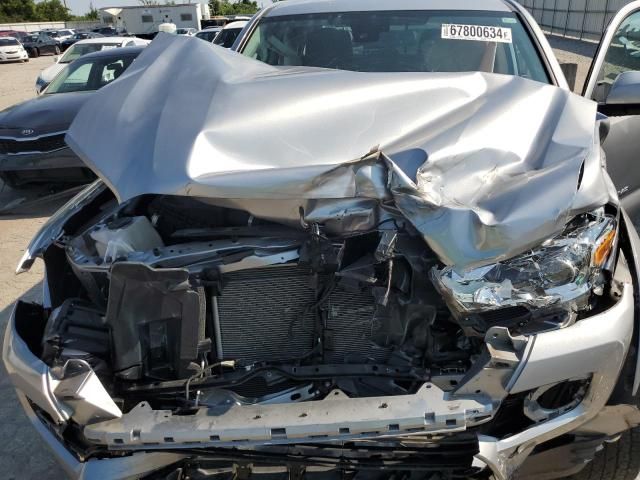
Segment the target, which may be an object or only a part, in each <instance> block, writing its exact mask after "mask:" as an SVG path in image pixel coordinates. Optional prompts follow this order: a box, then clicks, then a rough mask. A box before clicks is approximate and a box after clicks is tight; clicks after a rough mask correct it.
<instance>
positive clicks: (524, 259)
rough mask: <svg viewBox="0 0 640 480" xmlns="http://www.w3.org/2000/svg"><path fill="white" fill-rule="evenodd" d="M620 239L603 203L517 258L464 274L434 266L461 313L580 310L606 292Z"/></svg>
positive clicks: (438, 280) (440, 283) (441, 285)
mask: <svg viewBox="0 0 640 480" xmlns="http://www.w3.org/2000/svg"><path fill="white" fill-rule="evenodd" d="M616 241H617V223H616V218H615V217H614V216H612V215H608V214H605V211H604V208H601V209H598V210H596V211H593V212H590V213H585V214H582V215H579V216H577V217H575V218H574V219H573V220H572V221H571V222H570V223H569V224H568V225H567V226H566V228H565V230H564V231H563V232H562V233H561V234H559V235H557V236H556V237H553V238H551V239H549V240H547V241H545V242H544V243H543V244H542V245H540V247H538V248H535V249H533V250H530V251H528V252H526V253H523V254H521V255H519V256H517V257H514V258H511V259H509V260H505V261H503V262H499V263H494V264H491V265H486V266H483V267H479V268H475V269H472V270H468V271H465V272H460V273H459V272H456V271H455V270H454V269H453V268H452V267H445V268H443V269H437V268H434V270H433V271H432V275H433V279H434V283H435V284H436V286H437V287H438V288H439V290H440V291H441V293H442V294H443V295H444V296H445V297H446V299H447V303H449V305H450V307H453V308H454V309H455V310H457V311H458V312H460V313H471V312H482V311H487V310H491V309H498V308H503V307H515V306H524V307H527V308H528V309H532V308H543V307H552V306H560V305H563V306H564V307H565V308H567V307H568V308H567V309H568V310H571V311H574V312H575V311H580V310H582V309H585V308H586V307H587V306H588V305H589V303H588V302H589V298H590V296H591V294H592V293H596V294H601V293H602V291H603V287H604V284H605V280H604V276H603V269H604V267H605V266H606V265H607V264H608V261H609V259H610V257H611V252H612V251H613V250H614V246H615V243H616Z"/></svg>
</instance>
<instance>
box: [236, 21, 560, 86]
mask: <svg viewBox="0 0 640 480" xmlns="http://www.w3.org/2000/svg"><path fill="white" fill-rule="evenodd" d="M242 53H243V54H244V55H246V56H249V57H252V58H255V59H257V60H261V61H263V62H266V63H268V64H270V65H307V66H313V67H324V68H337V69H343V70H355V71H362V72H467V71H485V72H494V73H504V74H508V75H519V76H521V77H526V78H530V79H532V80H537V81H540V82H544V83H549V79H548V76H547V74H546V71H545V69H544V67H543V64H542V61H541V59H540V57H539V55H538V53H537V51H536V48H535V47H534V45H533V43H532V41H531V38H530V37H529V35H528V34H527V32H526V31H525V29H524V27H523V26H522V24H521V23H520V21H519V20H518V18H517V17H516V16H515V15H514V14H513V13H503V12H496V13H493V12H467V11H436V10H425V11H395V12H394V11H371V12H346V13H322V14H308V15H288V16H281V17H277V16H276V17H265V18H263V19H262V20H261V21H260V23H259V24H258V25H257V27H256V28H255V29H254V31H253V32H252V34H251V36H250V37H249V39H248V41H247V42H246V44H245V47H244V49H243V51H242Z"/></svg>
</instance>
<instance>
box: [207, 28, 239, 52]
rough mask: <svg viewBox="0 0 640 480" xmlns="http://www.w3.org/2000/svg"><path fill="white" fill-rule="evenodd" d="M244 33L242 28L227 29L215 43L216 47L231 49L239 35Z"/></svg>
mask: <svg viewBox="0 0 640 480" xmlns="http://www.w3.org/2000/svg"><path fill="white" fill-rule="evenodd" d="M241 31H242V28H225V29H224V30H222V31H221V32H220V35H218V36H217V37H216V39H215V40H214V41H213V43H215V44H216V45H220V46H221V47H224V48H231V47H232V46H233V42H235V41H236V38H238V34H239V33H240V32H241Z"/></svg>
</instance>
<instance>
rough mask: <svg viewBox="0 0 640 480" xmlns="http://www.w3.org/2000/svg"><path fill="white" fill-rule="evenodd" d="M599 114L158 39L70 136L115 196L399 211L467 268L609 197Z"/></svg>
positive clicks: (329, 213)
mask: <svg viewBox="0 0 640 480" xmlns="http://www.w3.org/2000/svg"><path fill="white" fill-rule="evenodd" d="M595 119H596V105H595V104H594V103H593V102H591V101H589V100H585V99H583V98H581V97H579V96H577V95H574V94H572V93H570V92H568V91H565V90H562V89H559V88H556V87H553V86H549V85H543V84H540V83H537V82H533V81H529V80H525V79H522V78H517V77H511V76H504V75H490V74H482V73H464V74H435V73H358V72H347V71H334V70H323V69H305V68H276V67H271V66H268V65H266V64H263V63H261V62H257V61H254V60H251V59H249V58H246V57H243V56H241V55H239V54H237V53H234V52H229V51H227V50H225V49H223V48H220V47H216V46H213V45H210V44H208V43H206V42H202V41H200V40H199V39H194V38H188V37H173V36H169V35H159V36H158V37H157V38H156V39H155V40H154V41H153V42H152V43H151V45H150V46H149V47H148V48H147V49H145V51H144V52H143V53H142V54H141V55H140V56H139V57H138V58H137V59H136V61H135V62H134V63H133V64H132V65H131V67H130V68H129V69H128V70H127V71H126V72H125V73H124V74H123V75H122V76H121V77H120V79H119V80H118V81H116V82H114V83H112V84H110V85H109V86H107V87H105V88H103V89H102V90H100V91H99V92H98V93H97V94H96V95H95V96H94V97H93V99H92V100H91V101H90V102H88V104H87V105H86V106H85V107H84V108H83V109H82V110H81V111H80V113H79V114H78V116H77V117H76V120H75V121H74V123H73V124H72V126H71V129H70V130H69V133H68V135H67V143H69V145H70V146H71V147H72V149H73V150H74V151H75V152H76V153H77V154H78V155H79V156H80V157H81V158H82V159H83V160H84V161H85V162H86V163H87V164H88V165H89V166H90V167H91V168H92V169H93V170H94V171H95V172H96V173H97V174H98V175H99V176H100V177H101V178H102V179H103V180H104V181H105V182H106V183H107V185H109V187H110V188H111V189H112V190H113V191H114V192H115V194H116V195H117V196H118V198H119V200H120V201H124V200H127V199H130V198H133V197H135V196H138V195H141V194H148V193H151V194H174V195H191V196H199V197H207V198H209V199H215V200H212V201H215V202H217V203H218V204H221V205H228V206H233V207H235V208H244V209H246V210H248V211H250V212H252V213H253V214H255V215H257V216H260V217H264V218H270V219H274V220H281V221H290V222H296V221H297V223H298V224H299V223H300V218H299V216H300V215H301V212H303V213H302V215H303V217H304V218H303V220H305V221H307V222H309V221H318V222H320V223H324V222H328V223H331V222H333V224H334V229H339V228H345V229H357V228H360V227H362V228H363V229H364V228H365V227H368V228H371V225H372V222H375V221H379V220H380V219H381V218H383V217H384V216H385V214H386V213H387V212H389V211H396V212H397V211H398V210H399V211H400V213H401V214H402V215H404V216H405V217H406V218H407V219H408V220H409V221H410V222H411V223H412V224H413V226H415V227H416V228H417V229H418V230H419V232H420V233H421V234H422V235H423V237H424V239H425V241H426V242H427V243H428V244H429V246H430V247H431V248H432V249H433V250H434V251H435V252H436V253H437V254H438V255H439V256H440V258H441V260H442V261H443V262H445V263H447V264H450V265H456V266H458V267H460V268H466V267H470V266H477V265H480V264H483V263H488V262H490V261H494V260H499V259H504V258H508V257H510V256H512V255H514V254H516V253H520V252H522V251H524V250H526V249H527V248H529V247H532V246H534V245H536V244H538V243H540V242H541V241H543V240H544V239H546V238H549V237H550V236H551V235H553V234H555V233H557V232H559V231H560V230H562V228H563V227H564V225H565V224H566V222H567V220H568V219H569V218H570V217H571V216H572V215H574V214H575V213H576V212H578V211H583V210H585V209H587V208H592V207H594V206H598V205H602V204H603V203H605V202H606V201H608V200H609V199H611V198H615V190H614V189H612V187H611V184H610V183H611V182H610V180H609V179H608V177H607V176H606V174H605V173H604V172H603V169H602V168H601V161H600V149H599V144H598V138H597V131H596V128H595V126H596V122H595ZM583 165H584V170H583V174H582V175H581V169H582V167H583ZM580 179H581V182H582V183H581V184H580V185H581V186H580V189H579V190H578V188H577V187H578V185H579V180H580ZM335 225H339V227H335ZM340 226H341V227H340Z"/></svg>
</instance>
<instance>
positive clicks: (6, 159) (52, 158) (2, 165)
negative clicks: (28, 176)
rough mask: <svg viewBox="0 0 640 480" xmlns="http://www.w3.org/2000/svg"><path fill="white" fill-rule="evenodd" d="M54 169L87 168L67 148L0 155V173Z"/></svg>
mask: <svg viewBox="0 0 640 480" xmlns="http://www.w3.org/2000/svg"><path fill="white" fill-rule="evenodd" d="M56 168H87V167H86V165H85V164H84V163H83V162H82V160H80V158H79V157H78V156H77V155H76V154H75V153H73V151H72V150H71V149H70V148H69V147H65V148H61V149H58V150H54V151H52V152H45V153H24V154H15V155H6V154H5V155H2V154H0V172H16V171H22V170H49V169H56Z"/></svg>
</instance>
